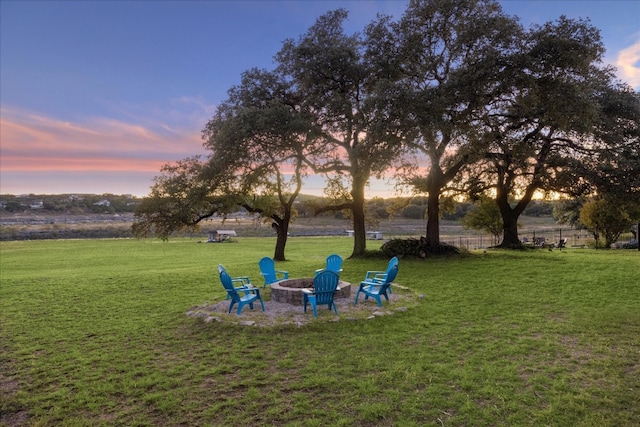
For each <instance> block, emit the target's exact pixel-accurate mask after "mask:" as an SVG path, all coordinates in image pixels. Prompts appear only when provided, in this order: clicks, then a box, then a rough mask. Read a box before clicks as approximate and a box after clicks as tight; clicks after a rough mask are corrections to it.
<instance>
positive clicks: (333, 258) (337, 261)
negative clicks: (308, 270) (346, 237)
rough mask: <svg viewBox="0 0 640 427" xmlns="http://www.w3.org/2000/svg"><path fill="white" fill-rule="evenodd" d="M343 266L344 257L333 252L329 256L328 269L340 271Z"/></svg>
mask: <svg viewBox="0 0 640 427" xmlns="http://www.w3.org/2000/svg"><path fill="white" fill-rule="evenodd" d="M341 268H342V257H341V256H340V255H337V254H332V255H329V256H328V257H327V268H326V269H327V270H329V271H333V272H335V273H339V272H340V269H341Z"/></svg>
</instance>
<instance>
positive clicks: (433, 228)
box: [425, 166, 446, 246]
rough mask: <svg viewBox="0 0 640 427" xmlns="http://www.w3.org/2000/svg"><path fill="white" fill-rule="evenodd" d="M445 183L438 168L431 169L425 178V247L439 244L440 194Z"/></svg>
mask: <svg viewBox="0 0 640 427" xmlns="http://www.w3.org/2000/svg"><path fill="white" fill-rule="evenodd" d="M445 182H446V178H445V176H444V174H443V173H442V171H441V170H440V168H438V167H435V166H434V167H432V168H431V169H430V170H429V175H428V176H427V193H429V199H428V200H427V235H426V236H425V237H426V244H427V246H438V245H439V244H440V192H441V191H442V187H443V186H444V184H445Z"/></svg>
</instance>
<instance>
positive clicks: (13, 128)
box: [0, 108, 204, 194]
mask: <svg viewBox="0 0 640 427" xmlns="http://www.w3.org/2000/svg"><path fill="white" fill-rule="evenodd" d="M1 113H2V116H1V119H0V137H1V140H2V144H1V145H0V166H1V168H0V169H1V173H2V180H1V181H0V185H1V186H2V192H3V193H15V192H17V191H16V190H15V189H16V185H17V181H20V182H21V181H22V180H24V176H25V174H31V175H33V174H42V173H44V172H46V173H48V174H50V173H52V172H59V173H63V174H67V175H69V176H73V173H74V172H91V173H93V174H95V176H96V179H95V181H96V183H98V182H102V181H104V179H105V175H104V173H117V174H119V176H120V177H121V176H122V174H123V173H132V174H134V175H136V176H137V178H138V179H140V177H139V174H140V173H141V172H144V173H145V174H144V176H145V177H146V179H144V181H142V183H141V184H142V185H144V188H145V189H146V190H148V187H149V186H150V183H151V178H152V177H153V176H156V175H158V174H159V171H160V167H161V166H162V165H163V164H165V163H167V162H173V161H176V160H179V159H182V158H184V157H188V156H193V155H195V154H204V149H203V147H202V140H201V138H200V133H199V131H198V130H197V127H196V128H195V129H191V130H189V129H177V130H176V129H174V128H172V127H170V126H168V125H166V124H165V125H156V126H155V128H150V127H145V126H141V125H132V124H129V123H125V122H122V121H118V120H113V119H91V120H87V121H86V122H84V123H72V122H67V121H61V120H57V119H54V118H51V117H45V116H42V115H38V114H34V113H30V112H25V111H20V110H15V109H9V108H3V109H2V111H1ZM17 173H19V174H17ZM19 176H20V177H21V178H20V179H18V177H19ZM87 180H91V176H86V175H83V177H82V181H83V186H84V187H87V186H88V184H89V183H88V181H87ZM71 181H72V182H73V180H71ZM78 184H79V183H77V184H76V186H78ZM17 186H18V187H22V186H21V185H17ZM44 187H46V178H45V180H44V182H43V181H42V180H41V181H39V185H38V188H44ZM138 187H140V185H138ZM51 191H57V190H56V189H53V188H52V189H51ZM75 191H77V190H75V189H74V186H73V185H72V186H71V187H69V188H68V189H67V190H66V192H75ZM140 191H141V190H138V191H137V192H138V193H139V192H140ZM142 191H143V194H146V193H147V192H148V191H145V190H142Z"/></svg>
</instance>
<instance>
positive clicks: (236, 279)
mask: <svg viewBox="0 0 640 427" xmlns="http://www.w3.org/2000/svg"><path fill="white" fill-rule="evenodd" d="M223 271H224V272H227V270H226V269H225V268H224V266H223V265H222V264H218V274H220V273H222V272H223ZM227 274H229V273H227ZM229 276H231V275H229ZM231 281H232V282H233V283H239V284H240V286H238V287H236V290H238V289H240V290H242V289H241V288H243V287H244V286H246V285H251V280H250V279H249V276H236V277H231ZM229 298H231V296H230V295H229V293H228V292H227V299H229Z"/></svg>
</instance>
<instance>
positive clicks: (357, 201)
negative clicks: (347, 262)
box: [350, 179, 367, 258]
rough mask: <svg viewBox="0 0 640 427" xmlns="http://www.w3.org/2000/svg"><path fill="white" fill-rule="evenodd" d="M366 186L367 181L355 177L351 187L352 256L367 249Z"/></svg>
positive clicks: (360, 253) (361, 253) (358, 254)
mask: <svg viewBox="0 0 640 427" xmlns="http://www.w3.org/2000/svg"><path fill="white" fill-rule="evenodd" d="M364 187H365V183H360V182H359V181H356V180H355V179H354V182H353V187H352V189H351V197H352V198H353V207H352V209H351V213H352V215H353V252H352V253H351V257H350V258H356V257H358V256H360V255H364V253H365V251H366V250H367V230H366V227H365V217H364Z"/></svg>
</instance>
